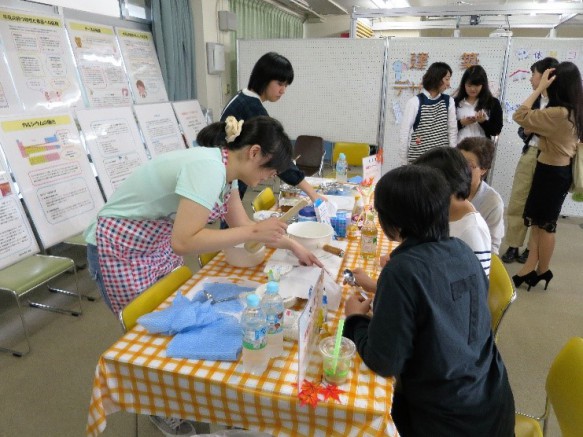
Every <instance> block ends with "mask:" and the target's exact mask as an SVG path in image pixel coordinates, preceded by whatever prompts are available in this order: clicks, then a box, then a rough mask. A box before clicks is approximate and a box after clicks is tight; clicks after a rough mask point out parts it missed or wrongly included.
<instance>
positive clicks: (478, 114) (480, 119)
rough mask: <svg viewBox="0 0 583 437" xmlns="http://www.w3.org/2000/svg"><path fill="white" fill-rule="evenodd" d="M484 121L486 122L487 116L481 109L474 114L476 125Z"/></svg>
mask: <svg viewBox="0 0 583 437" xmlns="http://www.w3.org/2000/svg"><path fill="white" fill-rule="evenodd" d="M486 120H488V116H487V115H486V111H484V110H483V109H482V110H480V111H478V112H476V121H477V122H478V123H483V122H485V121H486Z"/></svg>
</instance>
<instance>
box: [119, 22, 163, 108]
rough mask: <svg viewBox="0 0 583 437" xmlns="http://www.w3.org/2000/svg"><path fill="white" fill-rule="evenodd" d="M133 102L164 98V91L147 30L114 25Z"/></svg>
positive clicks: (158, 66) (154, 50) (147, 101)
mask: <svg viewBox="0 0 583 437" xmlns="http://www.w3.org/2000/svg"><path fill="white" fill-rule="evenodd" d="M115 30H116V33H117V38H118V41H119V46H120V49H121V54H122V57H123V61H124V64H125V68H126V71H127V73H128V76H129V82H130V86H131V90H132V95H133V97H134V102H135V103H156V102H167V101H168V95H167V94H166V87H165V86H164V79H163V78H162V70H161V69H160V63H159V62H158V55H157V54H156V47H155V46H154V39H153V37H152V33H151V32H144V31H141V30H135V29H126V28H122V27H116V29H115Z"/></svg>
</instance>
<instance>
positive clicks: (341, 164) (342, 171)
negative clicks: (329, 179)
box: [336, 153, 348, 182]
mask: <svg viewBox="0 0 583 437" xmlns="http://www.w3.org/2000/svg"><path fill="white" fill-rule="evenodd" d="M347 180H348V163H347V162H346V155H345V154H344V153H340V155H338V161H336V181H337V182H346V181H347Z"/></svg>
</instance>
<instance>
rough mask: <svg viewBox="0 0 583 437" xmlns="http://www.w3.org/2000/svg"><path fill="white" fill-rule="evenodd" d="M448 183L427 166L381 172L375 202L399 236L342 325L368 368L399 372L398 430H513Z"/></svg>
mask: <svg viewBox="0 0 583 437" xmlns="http://www.w3.org/2000/svg"><path fill="white" fill-rule="evenodd" d="M449 201H450V190H449V187H448V184H447V182H446V181H445V179H444V177H443V175H442V174H441V173H440V172H439V171H437V170H436V169H433V168H429V167H425V166H417V165H412V166H403V167H399V168H396V169H394V170H391V171H390V172H388V173H387V174H385V175H384V176H383V177H382V178H381V180H380V181H379V183H378V184H377V186H376V189H375V196H374V204H375V208H376V210H377V212H378V216H379V223H380V225H381V227H382V229H383V231H384V232H385V234H386V235H387V236H388V237H389V238H390V239H391V240H395V241H400V242H401V244H400V245H399V246H398V247H397V248H396V249H395V250H394V251H393V252H392V255H391V259H390V261H388V262H387V264H386V265H385V267H384V268H383V270H382V271H381V274H380V277H379V280H378V287H377V292H376V295H375V297H374V304H373V309H374V312H373V314H372V316H368V315H367V314H368V313H369V310H370V299H364V298H362V297H361V296H360V295H352V296H350V297H349V298H348V300H347V301H346V307H345V313H346V316H347V318H346V324H345V327H344V335H345V336H346V337H348V338H350V339H352V340H353V341H354V343H355V344H356V347H357V350H358V353H359V354H360V356H361V357H362V360H363V361H364V363H365V364H366V365H367V366H368V367H369V368H370V369H371V370H372V371H374V372H375V373H377V374H379V375H381V376H384V377H388V376H395V377H398V378H399V382H400V384H397V387H396V389H395V395H394V398H393V407H392V411H391V415H392V417H393V420H394V422H395V425H396V427H397V430H398V431H399V434H400V435H401V436H403V437H409V436H430V435H439V436H460V437H461V436H464V437H465V436H470V435H471V436H484V437H485V436H488V437H489V436H498V437H506V436H513V435H514V398H513V395H512V391H511V389H510V384H509V383H508V377H507V372H506V368H505V367H504V363H503V361H502V358H501V356H500V354H499V352H498V349H497V348H496V344H495V343H494V337H493V334H492V331H491V329H490V311H489V309H488V303H487V296H488V279H487V278H486V275H485V274H484V271H483V269H482V267H481V265H480V262H479V261H478V260H477V259H476V257H475V256H473V255H472V250H471V249H470V248H469V247H468V246H467V245H466V244H464V243H463V242H462V241H460V240H458V239H456V238H449V230H448V211H449Z"/></svg>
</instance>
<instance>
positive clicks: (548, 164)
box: [512, 62, 583, 290]
mask: <svg viewBox="0 0 583 437" xmlns="http://www.w3.org/2000/svg"><path fill="white" fill-rule="evenodd" d="M545 89H546V90H547V95H548V97H549V103H548V105H547V107H546V108H544V109H532V105H533V104H534V102H535V101H536V99H538V97H539V96H540V95H541V94H542V93H543V91H544V90H545ZM513 119H514V121H515V122H516V123H518V124H519V125H520V126H522V127H523V128H524V129H525V130H529V131H531V132H534V133H535V134H537V135H538V136H539V143H538V148H539V150H540V154H539V156H538V158H537V163H536V168H535V170H534V176H533V180H532V186H531V188H530V192H529V194H528V198H527V200H526V205H525V207H524V214H523V218H524V223H525V225H526V226H529V227H531V233H530V240H529V243H528V247H529V249H530V252H529V254H528V258H527V260H526V263H525V264H524V266H523V268H522V269H521V270H520V271H519V272H518V273H517V274H516V275H514V276H513V277H512V279H513V280H514V284H515V285H516V286H517V287H518V286H520V285H521V284H522V283H523V282H525V283H526V284H527V285H528V289H529V290H530V287H533V286H535V285H536V284H538V282H539V281H545V290H546V288H547V286H548V284H549V282H550V281H551V279H552V278H553V272H552V271H551V270H550V262H551V258H552V256H553V251H554V249H555V233H556V231H557V219H558V218H559V214H560V212H561V207H562V206H563V202H564V201H565V197H566V196H567V192H568V191H569V187H570V185H571V180H572V178H573V174H572V169H571V159H572V158H573V156H575V150H576V147H577V142H578V139H579V138H582V137H583V86H582V85H581V73H580V72H579V69H578V68H577V66H576V65H575V64H573V63H572V62H561V63H560V64H559V65H558V66H557V67H556V68H549V69H547V70H545V72H544V73H543V75H542V78H541V80H540V82H539V84H538V86H537V87H536V89H535V90H534V91H533V93H532V94H531V95H530V96H529V97H528V98H527V99H526V100H525V101H524V103H523V104H522V105H521V106H520V107H519V108H518V109H517V110H516V112H515V113H514V116H513Z"/></svg>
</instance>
